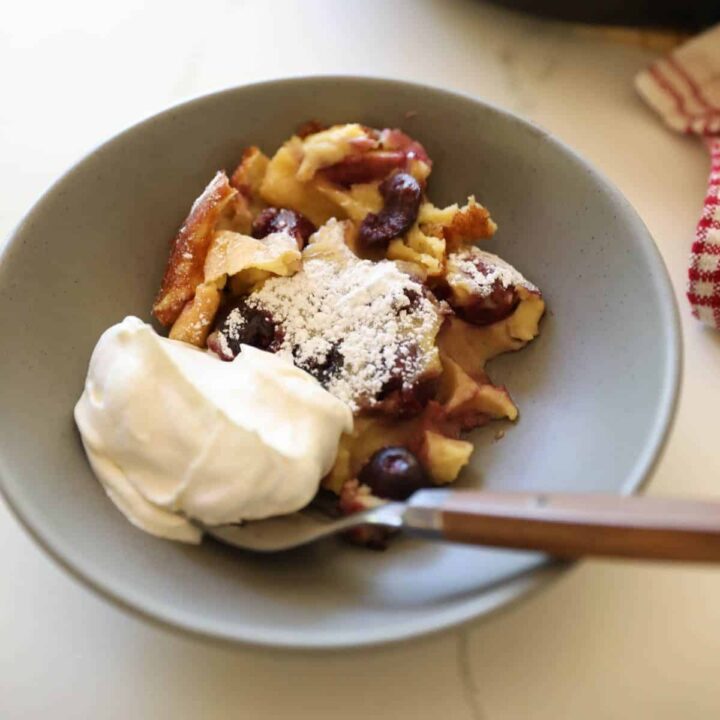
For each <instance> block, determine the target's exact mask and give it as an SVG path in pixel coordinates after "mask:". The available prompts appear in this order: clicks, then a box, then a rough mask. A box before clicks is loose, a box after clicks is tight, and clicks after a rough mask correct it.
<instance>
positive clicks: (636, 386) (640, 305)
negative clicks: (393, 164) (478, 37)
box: [0, 77, 680, 647]
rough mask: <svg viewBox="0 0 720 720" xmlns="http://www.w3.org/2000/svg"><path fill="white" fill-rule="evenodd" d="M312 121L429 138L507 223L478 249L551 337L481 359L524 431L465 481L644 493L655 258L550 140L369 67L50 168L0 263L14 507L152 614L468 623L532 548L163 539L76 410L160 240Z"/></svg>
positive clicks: (237, 633)
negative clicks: (104, 481) (100, 345)
mask: <svg viewBox="0 0 720 720" xmlns="http://www.w3.org/2000/svg"><path fill="white" fill-rule="evenodd" d="M408 111H413V113H411V114H410V115H409V116H406V113H408ZM312 117H315V118H320V119H322V120H325V121H336V122H343V121H349V120H358V121H361V122H364V123H367V124H369V125H374V126H380V127H382V126H400V127H403V128H405V129H406V130H407V131H408V132H410V133H412V134H413V135H415V136H416V137H418V138H419V139H420V140H421V141H422V142H423V143H425V145H426V147H427V149H428V150H429V152H430V155H431V156H432V157H433V159H434V160H435V169H434V172H433V176H432V180H431V192H432V197H433V198H434V199H436V202H439V203H449V202H453V201H456V200H462V199H463V198H465V197H466V196H467V195H468V193H475V194H476V195H477V196H478V198H479V199H480V200H481V201H482V202H484V203H485V204H486V205H487V206H488V207H489V208H490V209H491V210H492V213H493V216H494V217H495V219H496V220H497V221H498V223H499V226H500V231H499V232H498V234H497V236H496V239H495V240H493V242H492V243H491V245H490V247H491V249H494V250H496V251H498V252H500V253H501V254H502V255H503V256H504V257H506V258H507V259H508V260H510V261H511V262H513V263H515V264H516V265H517V266H518V267H519V268H520V269H521V270H522V271H523V272H524V273H525V274H526V275H527V276H528V277H529V278H531V279H532V280H533V281H534V282H536V283H537V284H538V285H539V286H540V287H541V288H542V289H543V291H544V292H545V295H546V297H547V301H548V304H549V308H550V311H549V313H548V316H547V317H546V319H545V321H544V323H543V332H542V335H541V337H540V338H539V339H538V340H537V341H536V342H534V343H533V344H532V345H531V346H529V347H528V348H527V349H526V350H524V351H523V352H522V353H519V354H516V355H514V356H512V357H510V356H506V357H504V358H502V359H500V360H498V361H496V362H494V363H493V364H492V366H491V368H490V370H491V372H492V374H493V376H494V377H495V378H496V379H498V380H500V381H502V382H505V383H506V384H507V386H508V387H509V388H510V390H511V392H512V393H513V395H514V397H515V398H516V400H517V402H518V404H519V406H520V409H521V418H520V421H519V422H518V424H517V425H516V426H514V427H512V428H508V431H507V434H506V437H505V438H504V439H503V440H502V441H501V442H493V440H492V438H493V433H494V432H495V428H492V429H490V430H488V431H485V432H479V433H477V436H476V439H477V442H478V450H477V452H476V454H475V457H474V460H473V463H472V466H471V467H470V468H469V469H468V471H467V472H466V473H465V475H464V478H463V482H464V483H465V484H466V485H469V486H471V485H481V484H482V485H484V486H485V487H489V488H503V489H508V490H530V489H533V490H540V489H542V490H570V491H606V492H614V493H627V492H631V491H633V490H635V489H636V488H638V487H639V486H640V484H641V483H642V482H643V481H644V480H645V479H646V477H647V476H648V473H649V472H650V470H651V468H652V466H653V463H654V461H655V459H656V457H657V455H658V453H659V451H660V449H661V446H662V444H663V441H664V438H665V435H666V433H667V431H668V427H669V424H670V421H671V418H672V415H673V409H674V403H675V398H676V393H677V388H678V372H679V361H680V341H679V333H678V323H677V318H676V309H675V304H674V300H673V295H672V292H671V289H670V285H669V283H668V278H667V276H666V272H665V269H664V267H663V264H662V262H661V260H660V257H659V255H658V253H657V251H656V249H655V246H654V244H653V241H652V239H651V238H650V236H649V235H648V232H647V230H646V229H645V227H644V225H643V224H642V222H641V221H640V219H639V218H638V216H637V214H636V213H635V211H634V210H633V209H632V208H631V207H630V205H629V204H628V203H627V201H626V200H624V199H623V197H622V196H621V195H620V194H619V193H618V191H617V190H616V189H615V188H614V187H613V186H612V185H611V184H610V183H608V181H607V180H606V179H604V178H603V177H601V176H600V175H599V174H598V173H597V172H596V171H595V170H594V169H593V168H592V167H590V166H589V165H588V164H587V163H586V162H584V161H583V160H582V159H581V158H579V157H578V156H577V155H575V154H574V153H573V152H572V151H571V150H569V149H568V148H567V147H565V146H564V145H563V144H561V143H559V142H558V141H557V140H554V139H553V138H551V137H549V136H548V135H547V134H546V133H545V132H543V131H542V130H540V129H538V128H536V127H534V126H532V125H530V124H528V123H527V122H524V121H522V120H520V119H518V118H516V117H514V116H512V115H509V114H508V113H505V112H503V111H501V110H498V109H496V108H493V107H490V106H488V105H485V104H484V103H481V102H479V101H477V100H474V99H472V98H469V97H464V96H461V95H455V94H451V93H448V92H444V91H442V90H437V89H433V88H428V87H424V86H420V85H412V84H408V83H403V82H395V81H387V80H376V79H360V78H327V77H325V78H298V79H291V80H282V81H277V82H269V83H263V84H259V85H252V86H249V87H240V88H235V89H232V90H228V91H225V92H221V93H218V94H215V95H210V96H208V97H203V98H199V99H197V100H194V101H192V102H189V103H186V104H184V105H181V106H179V107H175V108H172V109H170V110H167V111H166V112H164V113H161V114H160V115H157V116H155V117H152V118H150V119H149V120H146V121H145V122H142V123H140V124H139V125H136V126H134V127H132V128H130V129H129V130H127V131H125V132H123V133H121V134H120V135H119V136H117V137H115V138H113V139H112V140H110V141H109V142H107V143H106V144H104V145H102V146H101V147H100V148H98V149H97V150H95V151H94V152H92V153H90V154H89V155H88V156H87V157H86V158H84V159H83V160H82V161H81V162H80V163H79V164H77V165H76V166H75V167H74V168H72V169H71V170H70V171H69V172H68V173H67V174H66V175H65V176H64V177H62V178H61V179H60V180H59V181H58V182H57V183H56V184H55V185H54V186H53V187H52V188H51V189H50V190H49V191H48V192H47V193H46V194H45V195H44V196H43V197H42V198H41V199H40V201H39V202H38V203H37V204H36V205H35V207H34V208H33V209H32V210H31V211H30V213H29V214H28V215H27V217H26V218H25V219H24V220H23V222H22V223H21V224H20V226H19V227H18V229H17V230H16V231H15V233H14V235H13V237H12V238H11V239H10V243H9V245H8V247H7V249H6V252H5V253H4V256H3V258H2V263H1V264H0V307H2V310H3V311H2V313H1V314H0V337H2V338H3V342H4V346H5V348H6V350H5V353H4V354H3V361H2V373H0V423H1V425H0V427H2V433H1V436H0V474H1V476H2V484H3V490H4V493H5V495H6V497H7V499H8V501H9V503H10V505H11V507H12V508H13V509H14V511H15V512H16V513H17V515H18V517H19V518H20V519H21V521H22V522H23V523H24V524H25V526H26V527H27V528H28V529H29V530H30V532H31V533H32V534H33V535H34V536H35V538H36V539H37V540H38V541H39V542H40V543H41V545H42V546H43V547H45V548H46V549H47V550H48V551H49V552H50V553H51V554H52V555H53V556H54V557H55V558H56V559H57V560H59V561H60V562H61V563H62V564H63V565H64V566H65V567H66V568H68V569H69V570H70V571H72V573H73V574H75V575H76V576H77V577H79V578H81V579H82V580H84V581H85V582H86V583H87V584H88V585H90V586H92V587H93V588H95V589H96V590H98V591H100V592H101V593H102V594H103V595H105V596H106V597H109V598H111V599H113V600H115V601H117V602H118V603H120V604H121V605H124V606H125V607H128V608H132V609H133V610H135V611H138V612H139V613H142V614H143V615H145V616H147V617H149V618H153V619H155V620H158V621H161V622H164V623H167V624H170V625H173V626H176V627H180V628H184V629H187V630H192V631H195V632H199V633H203V634H205V635H208V636H213V637H217V638H224V639H230V640H237V641H245V642H250V643H257V644H263V645H271V646H285V647H291V646H292V647H342V646H358V645H366V644H372V643H379V642H385V641H390V640H397V639H400V638H407V637H410V636H414V635H419V634H422V633H427V632H429V631H432V630H437V629H440V628H443V627H448V626H450V625H453V624H455V623H458V622H460V621H464V620H468V619H470V618H473V617H477V616H479V615H482V614H484V613H487V612H489V611H490V610H492V609H494V608H497V607H499V606H500V605H502V604H505V603H507V602H509V601H510V600H513V599H515V598H518V597H519V596H521V595H522V594H524V593H526V592H527V591H528V590H530V589H531V588H534V587H536V586H538V585H539V584H540V583H541V582H542V580H543V579H545V578H547V577H551V576H553V575H554V574H555V572H556V571H555V570H553V569H552V567H551V566H550V565H549V563H548V561H547V559H546V558H544V557H543V556H539V555H535V554H531V553H512V552H496V551H491V550H477V549H469V548H461V547H453V546H440V545H431V544H421V543H416V542H410V541H403V540H400V541H398V542H397V543H396V544H394V545H393V546H392V547H391V548H390V549H389V550H388V551H387V552H385V553H373V552H369V551H365V550H362V549H358V548H353V547H348V546H346V545H344V544H342V543H340V542H336V541H330V542H327V543H324V544H321V545H318V546H316V547H311V548H307V549H304V550H302V551H298V552H295V553H292V554H287V555H282V556H278V557H254V556H251V555H244V554H241V553H239V552H235V551H233V550H230V549H227V548H225V547H222V546H220V545H217V544H215V543H213V542H205V543H204V544H203V545H202V546H200V547H187V546H184V545H180V544H173V543H171V542H165V541H162V540H157V539H155V538H153V537H150V536H148V535H145V534H143V533H142V532H140V531H138V530H136V529H134V528H133V527H132V526H131V525H130V524H129V523H128V522H127V521H126V520H125V519H124V518H123V516H122V515H121V514H120V513H119V512H118V511H117V510H116V509H115V507H114V506H113V505H112V504H111V503H110V501H109V500H108V499H107V498H106V497H105V495H104V493H103V491H102V489H101V487H100V485H99V484H98V483H97V482H96V481H95V479H94V477H93V475H92V474H91V472H90V469H89V467H88V465H87V463H86V461H85V457H84V455H83V452H82V449H81V447H80V443H79V440H78V436H77V434H76V431H75V427H74V425H73V420H72V408H73V404H74V403H75V400H76V398H77V397H78V395H79V394H80V391H81V388H82V384H83V379H84V376H85V371H86V367H87V362H88V358H89V356H90V352H91V350H92V348H93V346H94V343H95V341H96V340H97V338H98V336H99V335H100V333H101V332H102V331H103V330H104V329H105V328H107V327H108V326H109V325H111V324H112V323H115V322H117V321H118V320H120V319H122V318H123V317H124V316H125V315H127V314H131V313H134V314H137V315H139V316H141V317H145V318H147V317H148V316H149V308H150V304H151V301H152V299H153V295H154V293H155V291H156V288H157V286H158V283H159V281H160V277H161V275H162V271H163V267H164V264H165V259H166V253H167V249H168V244H167V243H168V239H169V238H170V237H172V235H173V233H174V231H175V229H176V228H177V226H178V223H179V222H180V221H181V220H182V219H183V217H184V215H185V213H186V212H187V209H188V207H189V205H190V203H191V202H192V200H193V199H194V198H195V197H196V196H197V195H198V193H199V192H200V190H201V189H202V188H203V186H204V185H205V183H206V182H207V181H208V180H209V178H210V177H212V175H213V173H214V172H215V170H216V169H217V168H219V167H226V168H230V167H232V166H233V164H234V163H235V162H236V161H237V159H238V157H239V155H240V153H241V151H242V149H243V148H244V147H245V146H246V145H248V144H250V143H257V144H259V145H261V146H262V147H263V148H265V149H266V150H272V149H273V148H275V147H276V146H277V145H278V144H279V143H280V142H281V141H282V140H283V139H284V138H285V137H287V136H288V134H289V133H290V132H291V131H292V129H293V128H294V127H295V126H296V124H297V123H299V122H300V121H303V120H305V119H307V118H312ZM549 568H550V569H549Z"/></svg>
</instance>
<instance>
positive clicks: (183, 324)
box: [169, 282, 220, 348]
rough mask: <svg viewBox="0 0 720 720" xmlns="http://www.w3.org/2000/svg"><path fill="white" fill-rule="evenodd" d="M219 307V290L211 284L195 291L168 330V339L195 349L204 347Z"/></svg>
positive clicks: (205, 284)
mask: <svg viewBox="0 0 720 720" xmlns="http://www.w3.org/2000/svg"><path fill="white" fill-rule="evenodd" d="M219 307H220V289H219V288H218V286H217V285H216V284H215V283H213V282H208V283H203V284H202V285H198V286H197V288H196V289H195V296H194V297H193V299H192V300H188V302H187V303H185V307H184V308H183V309H182V311H181V312H180V315H179V316H178V319H177V320H176V321H175V322H174V323H173V326H172V328H170V335H169V337H170V339H171V340H181V341H182V342H186V343H190V345H195V346H196V347H200V348H201V347H205V341H206V340H207V336H208V334H209V333H210V329H211V327H212V324H213V321H214V320H215V315H216V313H217V311H218V308H219Z"/></svg>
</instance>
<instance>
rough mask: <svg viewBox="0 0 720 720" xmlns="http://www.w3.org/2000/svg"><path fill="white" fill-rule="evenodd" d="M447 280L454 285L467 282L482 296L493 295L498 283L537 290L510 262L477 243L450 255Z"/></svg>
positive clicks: (469, 288) (474, 292) (466, 283)
mask: <svg viewBox="0 0 720 720" xmlns="http://www.w3.org/2000/svg"><path fill="white" fill-rule="evenodd" d="M447 279H448V282H449V283H450V284H451V285H465V286H466V287H467V290H468V291H469V292H471V293H472V294H473V295H480V296H488V295H490V294H491V293H492V291H493V288H494V287H495V286H496V284H500V285H502V287H506V288H512V287H516V286H518V285H523V286H525V287H527V288H528V289H530V290H537V288H536V287H535V286H534V285H533V284H532V283H531V282H529V281H528V280H526V279H525V277H524V276H523V275H522V274H521V273H520V272H519V271H518V270H516V269H515V268H514V267H513V266H512V265H510V263H508V262H506V261H505V260H503V259H502V258H501V257H498V256H497V255H493V254H492V253H489V252H486V251H485V250H481V249H480V248H478V247H476V246H474V245H470V246H468V247H465V248H463V249H462V250H460V251H458V252H456V253H451V254H450V255H449V256H448V263H447Z"/></svg>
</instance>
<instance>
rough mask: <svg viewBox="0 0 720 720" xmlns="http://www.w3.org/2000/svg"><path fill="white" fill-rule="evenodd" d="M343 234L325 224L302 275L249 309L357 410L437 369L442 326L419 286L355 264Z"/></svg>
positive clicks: (269, 286) (254, 298)
mask: <svg viewBox="0 0 720 720" xmlns="http://www.w3.org/2000/svg"><path fill="white" fill-rule="evenodd" d="M342 233H343V224H342V223H336V222H335V221H330V223H328V224H327V225H326V226H325V227H324V228H322V229H321V230H320V231H319V232H318V233H317V236H318V242H317V243H316V244H315V246H314V247H313V245H312V244H311V245H310V246H309V248H308V252H307V255H306V257H305V259H304V262H303V267H302V269H301V270H300V272H298V273H296V274H295V275H293V276H292V277H278V278H272V279H270V280H268V281H267V282H266V283H265V284H264V285H263V287H262V288H261V289H260V290H258V291H256V292H254V293H252V294H251V295H250V297H249V298H248V300H247V304H248V305H249V306H251V307H256V308H260V309H262V310H265V311H267V312H268V313H269V314H270V315H271V316H272V318H273V320H274V322H276V323H278V324H279V325H280V327H281V328H282V333H283V339H282V345H281V348H280V352H282V353H285V354H288V355H290V356H291V357H292V359H293V361H294V362H295V363H296V364H297V365H299V366H300V367H303V368H305V369H308V370H309V371H310V372H313V374H315V375H316V376H317V377H319V378H320V379H321V380H322V381H323V383H324V384H325V386H326V388H327V389H328V390H329V391H330V392H331V393H333V395H335V396H336V397H338V398H340V399H341V400H343V401H344V402H346V403H348V404H349V405H350V406H351V407H352V408H353V410H357V409H359V408H360V407H367V406H372V405H373V404H374V403H375V402H376V401H377V396H378V395H379V394H380V393H382V392H383V390H386V389H387V384H388V383H390V382H391V381H392V382H393V383H398V382H400V383H401V384H402V386H403V387H406V388H409V387H412V386H413V385H414V384H415V383H416V382H418V380H420V379H421V376H422V375H423V373H424V372H426V371H427V370H428V369H429V368H430V367H432V366H433V365H436V364H437V362H438V355H437V348H436V347H435V343H434V337H435V334H436V333H437V331H438V328H439V326H440V322H441V319H442V318H441V313H440V311H439V308H438V306H437V304H436V303H435V302H434V301H433V300H431V299H430V298H428V297H427V296H426V295H425V294H424V292H423V289H422V286H421V285H420V284H419V283H417V282H416V281H415V280H413V279H412V278H410V277H409V276H408V275H406V274H404V273H403V272H401V271H400V270H399V268H398V267H397V266H396V265H395V264H394V263H393V262H391V261H388V260H383V261H380V262H370V261H367V260H360V259H358V258H357V257H355V256H354V255H353V254H352V253H350V252H349V251H347V250H346V249H345V246H344V242H343V240H342ZM333 234H334V235H335V237H334V238H333V237H332V236H333ZM340 243H342V248H341V247H340Z"/></svg>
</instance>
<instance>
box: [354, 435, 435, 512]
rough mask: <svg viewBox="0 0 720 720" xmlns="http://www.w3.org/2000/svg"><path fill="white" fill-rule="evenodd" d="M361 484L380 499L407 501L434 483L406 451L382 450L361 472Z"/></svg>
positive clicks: (404, 449) (412, 455) (396, 449)
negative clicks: (417, 491)
mask: <svg viewBox="0 0 720 720" xmlns="http://www.w3.org/2000/svg"><path fill="white" fill-rule="evenodd" d="M358 480H359V481H360V482H361V483H362V484H363V485H367V486H368V487H369V488H370V489H371V490H372V492H373V494H375V495H377V496H378V497H382V498H387V499H389V500H407V498H409V497H410V495H412V494H413V493H414V492H415V491H416V490H419V489H420V488H424V487H429V486H430V485H431V482H430V480H429V478H428V476H427V473H426V472H425V469H424V468H423V466H422V465H421V464H420V461H419V460H418V459H417V457H415V455H414V454H413V453H412V452H410V450H408V449H407V448H404V447H385V448H381V449H380V450H378V451H377V452H376V453H375V454H374V455H373V456H372V457H371V458H370V460H369V461H368V462H367V464H366V465H365V467H363V469H362V470H361V471H360V474H359V475H358Z"/></svg>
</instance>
